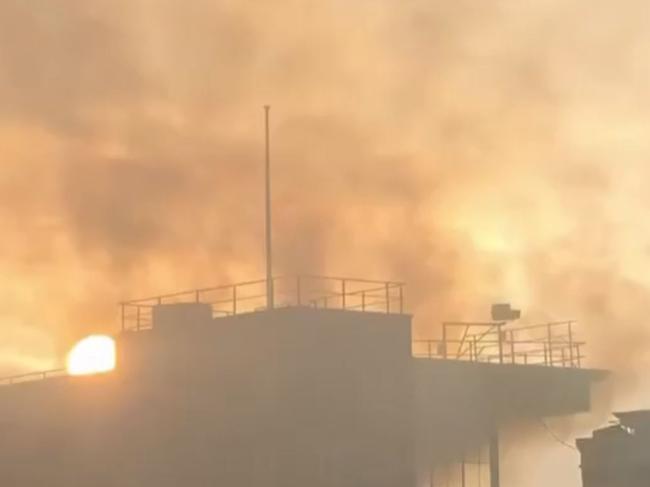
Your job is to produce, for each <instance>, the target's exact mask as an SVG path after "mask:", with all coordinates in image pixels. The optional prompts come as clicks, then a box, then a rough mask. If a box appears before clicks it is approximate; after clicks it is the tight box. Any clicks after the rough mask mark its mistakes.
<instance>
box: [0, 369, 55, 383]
mask: <svg viewBox="0 0 650 487" xmlns="http://www.w3.org/2000/svg"><path fill="white" fill-rule="evenodd" d="M67 374H68V373H67V371H66V370H65V369H53V370H44V371H40V372H29V373H27V374H19V375H12V376H9V377H0V386H11V385H14V384H22V383H25V382H34V381H37V380H44V379H51V378H52V377H62V376H65V375H67Z"/></svg>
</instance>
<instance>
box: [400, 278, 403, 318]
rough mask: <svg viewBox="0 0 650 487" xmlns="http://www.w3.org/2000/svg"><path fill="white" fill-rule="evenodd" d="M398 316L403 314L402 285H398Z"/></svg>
mask: <svg viewBox="0 0 650 487" xmlns="http://www.w3.org/2000/svg"><path fill="white" fill-rule="evenodd" d="M399 314H404V285H403V284H400V285H399Z"/></svg>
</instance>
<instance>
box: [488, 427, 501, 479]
mask: <svg viewBox="0 0 650 487" xmlns="http://www.w3.org/2000/svg"><path fill="white" fill-rule="evenodd" d="M500 483H501V479H500V472H499V429H498V426H497V425H496V424H493V425H492V431H491V432H490V487H499V485H500Z"/></svg>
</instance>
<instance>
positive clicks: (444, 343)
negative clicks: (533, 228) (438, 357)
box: [442, 323, 447, 359]
mask: <svg viewBox="0 0 650 487" xmlns="http://www.w3.org/2000/svg"><path fill="white" fill-rule="evenodd" d="M442 358H444V359H446V358H447V325H446V324H445V323H443V324H442Z"/></svg>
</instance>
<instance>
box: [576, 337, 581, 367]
mask: <svg viewBox="0 0 650 487" xmlns="http://www.w3.org/2000/svg"><path fill="white" fill-rule="evenodd" d="M576 353H577V354H578V368H580V367H582V355H581V354H580V344H579V343H576Z"/></svg>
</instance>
